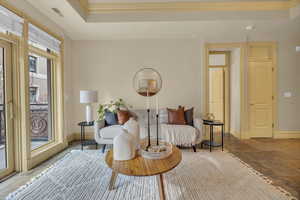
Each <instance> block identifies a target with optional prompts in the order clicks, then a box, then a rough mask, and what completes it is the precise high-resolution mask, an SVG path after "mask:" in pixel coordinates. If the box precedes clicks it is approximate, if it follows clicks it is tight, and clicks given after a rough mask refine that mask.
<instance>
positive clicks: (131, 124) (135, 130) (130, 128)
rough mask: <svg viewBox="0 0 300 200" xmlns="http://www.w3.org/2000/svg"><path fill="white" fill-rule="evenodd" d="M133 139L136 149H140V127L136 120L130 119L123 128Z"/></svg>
mask: <svg viewBox="0 0 300 200" xmlns="http://www.w3.org/2000/svg"><path fill="white" fill-rule="evenodd" d="M123 128H124V129H125V130H127V132H128V133H129V134H131V135H132V136H133V137H134V142H135V146H136V149H139V147H140V126H139V124H138V122H137V121H136V120H134V119H133V118H130V119H129V120H128V121H127V122H126V123H125V124H124V126H123Z"/></svg>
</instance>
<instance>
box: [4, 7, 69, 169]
mask: <svg viewBox="0 0 300 200" xmlns="http://www.w3.org/2000/svg"><path fill="white" fill-rule="evenodd" d="M0 5H1V6H3V7H5V8H7V9H9V10H10V11H12V12H14V13H15V14H17V15H18V16H20V17H22V18H23V19H24V23H23V34H22V36H17V35H14V34H13V33H9V32H7V33H2V32H0V39H3V40H6V41H9V42H11V43H12V44H14V45H13V54H14V55H13V60H12V62H13V64H14V69H15V71H16V73H14V79H15V81H14V84H15V85H14V90H13V93H14V97H13V98H14V111H15V113H14V116H15V119H14V130H15V131H14V136H15V137H14V138H15V145H14V148H15V157H16V163H17V166H16V168H15V170H16V171H27V170H29V169H31V168H33V167H34V166H36V165H38V164H39V163H41V162H43V161H45V160H46V159H48V158H49V157H51V156H53V155H55V154H56V153H58V152H60V151H62V150H63V149H64V148H66V147H67V146H68V143H67V138H66V136H65V135H64V134H63V131H64V115H63V112H64V103H63V102H64V96H63V94H64V93H63V89H64V87H63V86H64V84H63V71H64V62H63V59H64V39H63V37H61V36H59V35H58V34H55V33H54V32H52V31H51V30H50V29H48V28H47V27H46V26H44V25H42V24H41V23H39V22H37V21H35V20H34V19H33V18H31V17H30V16H28V15H27V14H25V13H23V12H22V11H20V10H18V9H16V8H15V7H13V6H12V5H10V4H9V3H8V2H5V1H0ZM29 23H31V24H33V25H35V26H36V27H38V28H40V29H41V30H43V31H45V32H46V33H48V34H49V35H51V36H53V37H54V38H56V39H57V40H59V41H60V42H61V44H60V52H57V53H54V52H45V51H43V50H41V49H38V48H34V47H31V46H30V45H29V44H28V41H29V40H28V35H29V32H28V26H29ZM32 49H33V51H35V50H37V51H40V52H41V53H42V54H43V55H44V54H46V55H47V56H49V57H51V58H52V59H53V60H54V61H55V62H53V65H54V67H53V68H54V72H53V74H52V77H51V78H52V79H53V83H55V85H53V87H52V89H53V91H55V93H53V95H52V96H53V102H54V103H53V104H54V105H53V107H54V108H55V112H53V118H54V120H55V122H53V124H54V123H55V126H54V127H53V130H52V131H53V133H54V134H55V140H54V141H53V142H52V143H48V144H46V145H43V146H41V147H39V148H37V149H35V150H33V151H31V144H30V143H31V138H30V135H31V132H30V123H29V122H30V118H29V117H30V116H29V89H28V86H29V76H28V73H29V59H28V55H29V51H31V50H32ZM54 134H52V135H54Z"/></svg>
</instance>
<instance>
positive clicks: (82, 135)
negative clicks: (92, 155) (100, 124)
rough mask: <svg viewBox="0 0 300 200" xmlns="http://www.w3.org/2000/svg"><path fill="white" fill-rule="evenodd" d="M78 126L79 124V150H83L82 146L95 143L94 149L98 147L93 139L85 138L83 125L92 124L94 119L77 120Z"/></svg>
mask: <svg viewBox="0 0 300 200" xmlns="http://www.w3.org/2000/svg"><path fill="white" fill-rule="evenodd" d="M78 126H80V143H81V150H83V146H85V145H91V144H95V145H96V149H97V148H98V144H97V142H96V141H94V140H85V127H88V126H94V121H92V122H79V123H78Z"/></svg>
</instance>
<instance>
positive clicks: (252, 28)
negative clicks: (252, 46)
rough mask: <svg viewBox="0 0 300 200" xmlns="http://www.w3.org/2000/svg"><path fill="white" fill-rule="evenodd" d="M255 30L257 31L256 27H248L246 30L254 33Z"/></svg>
mask: <svg viewBox="0 0 300 200" xmlns="http://www.w3.org/2000/svg"><path fill="white" fill-rule="evenodd" d="M254 29H255V26H251V25H249V26H246V30H247V31H252V30H254Z"/></svg>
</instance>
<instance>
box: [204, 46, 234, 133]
mask: <svg viewBox="0 0 300 200" xmlns="http://www.w3.org/2000/svg"><path fill="white" fill-rule="evenodd" d="M217 54H225V65H217V66H213V65H209V63H208V69H209V68H223V72H224V74H223V76H224V85H223V92H224V99H223V105H224V108H223V109H224V114H223V115H224V116H223V118H224V124H225V132H229V130H230V93H231V92H230V87H227V86H229V85H230V51H209V55H217ZM208 83H209V77H208ZM208 87H209V84H208ZM208 91H209V88H208ZM208 94H209V92H208Z"/></svg>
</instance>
